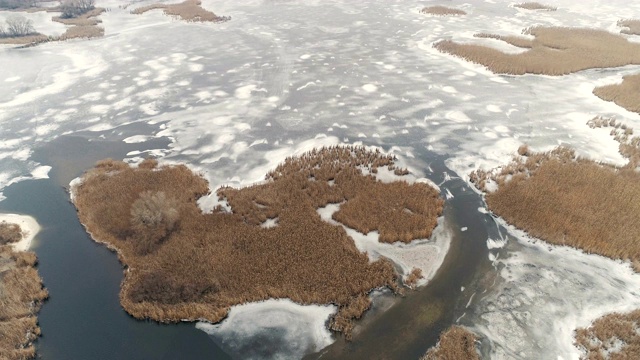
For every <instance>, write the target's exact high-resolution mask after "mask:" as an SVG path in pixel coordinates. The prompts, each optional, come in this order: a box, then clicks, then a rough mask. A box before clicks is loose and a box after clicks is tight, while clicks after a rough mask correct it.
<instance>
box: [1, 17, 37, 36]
mask: <svg viewBox="0 0 640 360" xmlns="http://www.w3.org/2000/svg"><path fill="white" fill-rule="evenodd" d="M6 22H7V29H6V30H3V32H4V34H5V36H9V37H16V36H27V35H31V34H35V32H36V29H35V28H34V27H33V21H31V20H29V19H27V18H25V17H24V16H12V17H10V18H8V19H7V21H6Z"/></svg>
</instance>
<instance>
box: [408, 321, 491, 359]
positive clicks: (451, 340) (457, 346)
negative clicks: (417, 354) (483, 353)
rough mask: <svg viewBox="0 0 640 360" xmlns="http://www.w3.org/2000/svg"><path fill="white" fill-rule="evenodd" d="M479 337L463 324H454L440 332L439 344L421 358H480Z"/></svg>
mask: <svg viewBox="0 0 640 360" xmlns="http://www.w3.org/2000/svg"><path fill="white" fill-rule="evenodd" d="M477 340H478V338H477V337H476V336H475V334H473V333H472V332H470V331H468V330H466V329H465V328H463V327H461V326H452V327H450V328H449V329H448V330H447V331H445V332H443V333H442V334H440V341H438V344H437V345H436V346H434V347H432V348H431V349H429V351H427V353H426V354H425V355H424V356H423V357H422V358H420V360H480V355H478V351H477V350H476V341H477Z"/></svg>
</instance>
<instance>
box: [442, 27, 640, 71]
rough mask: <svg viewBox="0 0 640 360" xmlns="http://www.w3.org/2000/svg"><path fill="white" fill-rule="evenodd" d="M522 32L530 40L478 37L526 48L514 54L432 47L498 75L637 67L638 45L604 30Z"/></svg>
mask: <svg viewBox="0 0 640 360" xmlns="http://www.w3.org/2000/svg"><path fill="white" fill-rule="evenodd" d="M523 33H524V34H526V35H532V36H534V38H533V39H528V38H525V37H516V36H500V35H493V34H480V35H479V37H489V38H494V39H498V40H502V41H505V42H507V43H509V44H511V45H514V46H518V47H521V48H526V49H528V50H527V51H524V52H522V53H518V54H508V53H504V52H502V51H500V50H497V49H494V48H491V47H489V46H483V45H475V44H462V43H457V42H455V41H452V40H442V41H439V42H437V43H435V44H434V45H433V46H434V47H435V48H436V49H438V50H439V51H441V52H444V53H447V54H451V55H454V56H457V57H460V58H463V59H465V60H467V61H471V62H474V63H476V64H480V65H483V66H485V67H487V68H488V69H489V70H491V71H492V72H494V73H499V74H513V75H523V74H540V75H566V74H570V73H574V72H577V71H581V70H586V69H593V68H610V67H619V66H625V65H630V64H635V65H638V64H640V44H637V43H633V42H630V41H628V40H627V39H626V38H625V37H623V36H621V35H618V34H613V33H610V32H608V31H605V30H598V29H584V28H567V27H532V28H529V29H525V30H524V31H523Z"/></svg>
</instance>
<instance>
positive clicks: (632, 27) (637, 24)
mask: <svg viewBox="0 0 640 360" xmlns="http://www.w3.org/2000/svg"><path fill="white" fill-rule="evenodd" d="M618 26H620V27H622V28H625V29H622V30H620V32H621V33H623V34H627V35H640V20H633V19H626V20H620V21H618Z"/></svg>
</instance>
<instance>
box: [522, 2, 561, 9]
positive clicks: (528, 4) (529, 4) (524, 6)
mask: <svg viewBox="0 0 640 360" xmlns="http://www.w3.org/2000/svg"><path fill="white" fill-rule="evenodd" d="M513 6H514V7H517V8H521V9H526V10H545V11H556V10H558V8H556V7H554V6H549V5H544V4H540V3H539V2H524V3H520V4H516V5H513Z"/></svg>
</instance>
